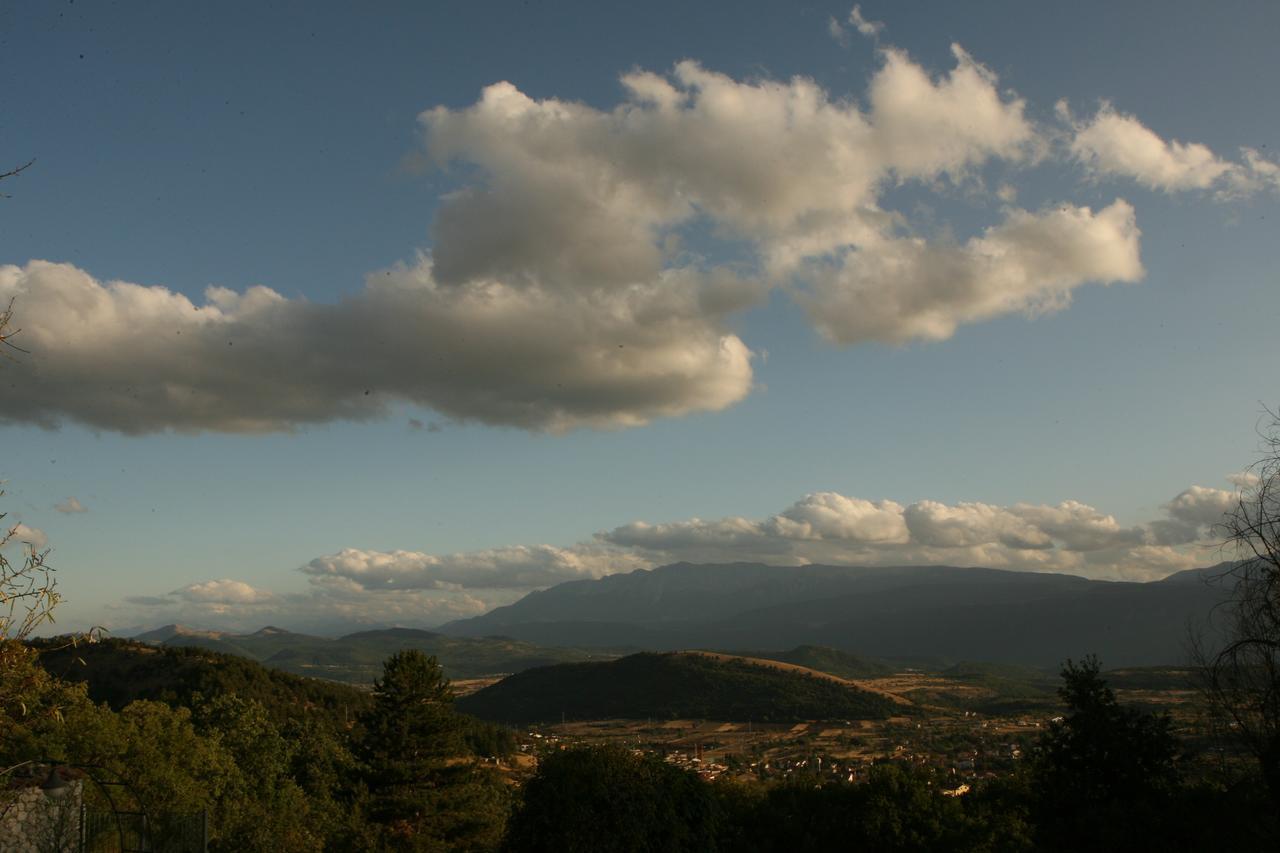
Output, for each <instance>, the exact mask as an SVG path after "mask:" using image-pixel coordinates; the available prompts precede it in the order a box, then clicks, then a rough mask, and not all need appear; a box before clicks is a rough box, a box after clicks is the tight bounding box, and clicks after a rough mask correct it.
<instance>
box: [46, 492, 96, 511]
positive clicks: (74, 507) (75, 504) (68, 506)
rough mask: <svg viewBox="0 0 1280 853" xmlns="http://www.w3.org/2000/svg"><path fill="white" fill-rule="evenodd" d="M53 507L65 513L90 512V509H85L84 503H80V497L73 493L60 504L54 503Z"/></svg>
mask: <svg viewBox="0 0 1280 853" xmlns="http://www.w3.org/2000/svg"><path fill="white" fill-rule="evenodd" d="M53 508H54V509H56V510H57V511H58V512H64V513H74V512H88V511H89V510H87V509H85V506H84V504H82V503H80V501H79V499H78V498H76V497H75V496H74V495H72V496H71V497H69V498H67V499H66V500H65V501H63V502H62V503H60V504H54V505H53Z"/></svg>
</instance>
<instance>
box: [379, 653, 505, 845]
mask: <svg viewBox="0 0 1280 853" xmlns="http://www.w3.org/2000/svg"><path fill="white" fill-rule="evenodd" d="M374 695H375V700H374V704H373V708H372V709H370V710H369V711H368V712H367V713H366V714H365V715H364V716H363V718H362V720H361V722H362V723H363V733H362V735H361V739H360V747H361V748H360V755H361V758H362V759H363V762H364V764H365V770H366V780H367V785H368V789H369V797H370V802H369V816H370V818H372V820H373V821H375V822H376V823H377V824H379V825H381V826H382V827H383V837H382V838H381V840H380V842H379V843H380V844H381V845H382V846H384V847H385V848H388V849H393V850H483V849H486V848H489V847H491V846H493V845H494V844H496V842H497V840H498V839H499V838H500V836H501V832H502V827H503V825H504V823H505V819H506V812H507V802H506V800H507V798H506V794H505V791H503V790H502V789H501V787H500V786H498V785H497V784H495V783H494V781H493V780H492V779H491V778H490V777H489V776H488V775H486V774H485V773H484V772H482V771H481V770H480V769H478V768H476V767H475V766H474V763H473V762H472V761H471V760H469V758H468V757H465V756H464V753H465V747H464V743H463V735H464V733H465V720H464V719H463V718H462V717H460V716H459V715H458V714H456V713H455V712H454V710H453V689H452V687H451V686H450V684H449V681H448V679H446V678H445V677H444V673H443V672H442V671H441V668H440V664H439V663H438V662H437V661H436V659H435V657H434V656H431V657H428V656H426V655H424V654H423V653H422V652H420V651H416V650H405V651H402V652H398V653H396V654H395V655H393V656H391V657H390V658H389V659H387V661H386V663H384V664H383V674H382V678H381V679H378V680H376V681H375V682H374Z"/></svg>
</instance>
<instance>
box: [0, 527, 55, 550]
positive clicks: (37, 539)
mask: <svg viewBox="0 0 1280 853" xmlns="http://www.w3.org/2000/svg"><path fill="white" fill-rule="evenodd" d="M6 532H8V533H9V545H11V546H12V545H17V544H19V543H21V544H23V545H29V546H30V547H31V548H33V549H34V550H37V551H39V550H40V549H42V548H44V546H46V545H48V544H49V537H48V536H46V535H45V532H44V531H43V530H41V529H40V528H38V527H32V526H31V525H29V524H23V523H21V522H19V523H18V524H17V525H16V526H14V527H11V528H9V530H8V531H6Z"/></svg>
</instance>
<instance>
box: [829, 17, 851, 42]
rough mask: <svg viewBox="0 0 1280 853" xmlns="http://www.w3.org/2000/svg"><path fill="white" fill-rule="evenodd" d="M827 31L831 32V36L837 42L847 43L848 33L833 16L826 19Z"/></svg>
mask: <svg viewBox="0 0 1280 853" xmlns="http://www.w3.org/2000/svg"><path fill="white" fill-rule="evenodd" d="M827 32H828V33H830V34H831V37H832V38H833V39H835V40H836V42H837V43H838V44H840V45H846V44H848V43H849V34H848V33H846V32H845V30H844V27H843V26H841V25H840V22H839V21H837V20H836V19H835V18H834V17H831V18H828V19H827Z"/></svg>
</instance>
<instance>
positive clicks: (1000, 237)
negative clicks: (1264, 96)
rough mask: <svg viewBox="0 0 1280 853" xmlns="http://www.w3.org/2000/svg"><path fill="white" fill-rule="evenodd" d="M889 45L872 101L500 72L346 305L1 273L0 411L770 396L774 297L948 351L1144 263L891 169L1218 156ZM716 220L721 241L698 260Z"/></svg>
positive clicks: (721, 402) (774, 87)
mask: <svg viewBox="0 0 1280 853" xmlns="http://www.w3.org/2000/svg"><path fill="white" fill-rule="evenodd" d="M859 20H860V19H859ZM850 22H851V23H852V24H853V25H855V26H856V27H857V28H858V29H859V30H866V29H867V28H868V27H871V25H870V24H868V23H867V22H865V21H862V22H861V23H859V21H858V20H854V19H852V18H851V19H850ZM872 31H873V32H874V27H872ZM878 55H879V57H880V62H879V65H878V67H877V69H876V71H875V72H874V73H873V75H872V76H871V78H870V80H869V81H868V84H867V87H866V91H865V93H863V96H862V98H861V99H860V100H859V99H854V98H852V97H847V96H839V95H833V94H832V93H830V92H827V91H825V90H824V89H823V88H821V87H820V86H818V85H817V84H816V83H814V82H813V81H811V80H808V79H805V78H801V77H797V78H794V79H791V80H785V81H779V80H769V79H763V80H736V79H733V78H730V77H728V76H725V75H723V74H719V73H716V72H714V71H711V70H708V69H706V68H704V67H702V66H701V65H700V64H698V63H696V62H693V61H686V62H681V63H679V64H678V65H676V66H675V67H674V69H672V70H671V71H670V73H666V74H657V73H652V72H648V71H636V72H633V73H629V74H627V75H625V76H624V77H623V78H622V80H621V83H622V87H623V91H624V98H623V99H622V100H621V102H620V103H618V104H617V105H616V106H614V107H612V108H610V109H601V108H598V107H595V106H590V105H585V104H581V103H574V102H569V101H563V100H557V99H554V98H548V99H543V100H538V99H535V98H531V97H529V96H528V95H526V94H524V93H523V92H521V91H520V90H519V89H518V88H517V87H516V86H515V85H512V84H511V83H505V82H504V83H497V84H495V85H492V86H489V87H487V88H486V89H484V91H483V92H482V93H481V95H480V97H479V99H478V100H477V101H476V102H475V103H474V104H472V105H470V106H468V107H465V108H461V109H450V108H445V107H436V108H434V109H430V110H427V111H426V112H424V113H423V114H422V115H421V116H420V125H421V129H422V136H423V140H424V145H425V149H426V153H427V155H428V159H429V161H430V162H431V163H433V164H434V165H435V167H437V168H439V169H441V170H443V171H445V172H448V173H449V174H451V175H453V176H455V179H456V181H457V182H458V184H457V188H456V189H455V190H454V191H452V192H449V193H447V194H446V195H444V196H443V197H442V198H441V199H440V204H439V207H438V210H437V211H436V215H435V218H434V221H433V224H432V226H431V235H432V242H431V247H430V250H429V251H424V252H422V253H420V254H419V255H418V256H417V257H416V258H415V259H414V260H412V261H410V262H408V263H404V264H400V265H396V266H393V267H391V268H389V269H385V270H380V271H377V272H374V273H371V274H370V275H369V276H368V277H367V279H366V282H365V284H364V287H363V289H360V290H358V291H357V292H354V293H353V294H352V295H350V296H349V297H348V298H346V299H343V300H341V301H340V302H338V303H336V304H315V303H311V302H308V301H306V300H305V299H300V298H298V299H290V298H286V297H284V296H282V295H281V294H279V293H277V292H276V291H274V290H271V289H270V288H268V287H253V288H250V289H248V290H246V291H244V292H233V291H231V290H228V289H225V288H220V287H216V286H215V287H210V288H209V289H208V290H207V291H206V292H205V293H204V296H203V298H202V299H198V300H193V299H190V298H188V297H187V296H184V295H182V294H179V293H175V292H172V291H170V290H168V289H166V288H164V287H163V286H159V285H155V284H139V283H132V282H127V281H102V280H99V279H97V278H94V277H93V275H92V274H91V273H90V272H89V271H86V270H83V269H80V268H78V267H76V266H74V265H73V264H68V263H49V262H44V261H29V262H27V263H25V264H23V265H20V266H19V265H11V266H2V267H0V304H7V303H8V301H9V300H11V299H12V300H16V309H17V315H18V317H19V318H20V320H21V323H20V325H21V327H22V331H21V333H20V338H19V340H18V343H20V344H21V345H22V346H23V347H24V348H26V349H28V350H30V351H31V353H32V355H31V356H30V357H29V358H24V359H23V361H22V363H21V364H20V365H17V366H16V367H14V369H12V370H7V371H6V377H5V378H6V382H7V383H8V385H9V386H10V387H9V388H8V389H7V391H8V393H9V394H10V395H11V396H12V397H14V398H15V399H21V400H22V401H23V405H21V406H11V407H4V408H3V410H0V421H9V422H28V423H36V424H40V425H42V426H55V425H57V424H59V423H63V422H78V423H82V424H86V425H89V426H91V427H94V428H99V429H108V430H116V431H121V432H126V433H145V432H153V431H163V430H178V431H190V432H198V431H205V430H214V431H225V432H261V431H279V430H291V429H295V428H298V427H300V426H305V425H307V424H315V423H322V422H326V421H330V420H334V419H355V420H359V419H367V418H374V417H379V416H381V415H383V414H384V413H385V412H387V410H388V409H389V407H390V406H391V405H392V404H395V403H409V404H415V405H420V406H423V407H428V408H431V409H434V410H436V411H438V412H441V413H443V414H444V415H446V416H450V417H453V418H457V419H460V420H474V421H479V422H483V423H489V424H498V425H510V426H516V427H519V428H524V429H531V430H551V431H562V430H568V429H573V428H577V427H584V426H585V427H605V428H608V427H623V426H632V425H638V424H643V423H646V422H648V421H651V420H653V419H655V418H660V417H672V416H679V415H684V414H687V413H691V412H697V411H715V410H720V409H724V408H726V407H728V406H731V405H732V404H734V403H735V402H737V401H739V400H741V399H742V398H743V397H745V396H746V395H747V394H748V393H750V391H751V389H752V387H753V373H752V351H751V348H750V346H749V345H748V343H746V342H744V341H743V340H742V339H741V338H740V337H739V336H738V334H737V333H736V332H735V331H734V325H733V324H734V318H735V316H736V315H738V314H739V313H740V312H742V311H744V310H746V309H748V308H750V307H751V306H753V305H755V304H757V303H759V302H760V301H761V300H762V299H763V298H764V297H765V296H766V295H767V293H768V291H769V290H770V289H772V288H781V289H784V290H786V291H787V292H789V293H791V294H793V295H794V296H795V298H796V299H798V300H799V301H800V303H801V304H802V305H803V306H804V308H805V309H806V310H807V311H808V312H809V314H810V316H811V318H812V321H813V324H814V326H815V328H816V329H817V330H818V332H819V333H820V334H822V335H823V336H824V337H825V338H827V339H828V340H829V341H831V342H833V343H835V344H839V345H854V344H859V343H863V342H868V341H881V342H889V343H903V342H908V341H916V340H922V341H938V340H942V339H945V338H947V337H948V336H950V335H951V334H952V333H953V332H954V331H955V330H956V329H957V328H958V327H959V326H961V325H964V324H968V323H976V322H981V321H984V320H988V319H991V318H994V317H998V316H1001V315H1006V314H1010V313H1023V314H1028V315H1033V314H1037V313H1042V312H1045V311H1052V310H1056V309H1060V308H1062V307H1064V306H1066V305H1067V304H1068V303H1069V302H1070V299H1071V296H1072V293H1073V291H1074V290H1075V289H1076V288H1078V287H1079V286H1081V285H1083V284H1085V283H1088V282H1098V283H1108V282H1129V281H1135V280H1137V279H1139V278H1140V277H1141V276H1142V275H1143V268H1142V264H1141V262H1140V258H1139V240H1140V234H1139V230H1138V227H1137V225H1136V221H1135V215H1134V210H1133V208H1132V206H1131V205H1130V204H1129V203H1128V202H1126V201H1124V200H1121V199H1117V200H1115V201H1113V202H1112V203H1110V204H1107V205H1105V206H1103V207H1102V208H1101V209H1097V210H1094V209H1091V208H1088V207H1082V206H1078V205H1075V204H1072V203H1069V202H1067V203H1057V204H1052V205H1049V206H1047V207H1045V208H1042V209H1035V210H1025V209H1020V208H1016V207H1013V206H1009V205H996V206H995V207H990V206H989V207H988V210H987V212H986V213H985V214H983V215H985V216H986V217H987V220H988V221H987V222H986V223H985V225H984V227H980V228H978V229H977V231H976V233H974V234H973V235H972V236H971V237H969V238H968V239H964V240H931V239H927V238H926V237H925V236H922V235H921V234H919V233H917V232H916V231H914V230H913V229H912V228H911V227H910V223H909V222H908V220H907V217H905V216H903V215H902V214H900V213H898V212H896V211H894V210H891V209H888V208H886V207H885V206H884V204H883V198H884V195H885V193H886V191H887V190H888V189H890V188H892V187H896V186H899V185H901V184H904V183H913V184H915V185H918V186H920V187H924V188H926V189H938V188H945V187H948V186H955V185H958V184H966V185H968V186H981V185H982V181H981V180H979V178H980V177H981V176H982V175H983V173H984V170H990V169H995V168H1003V169H1006V170H1009V169H1013V170H1016V169H1018V168H1021V167H1022V166H1023V165H1025V164H1030V163H1034V162H1040V161H1041V160H1043V159H1044V158H1045V157H1050V156H1060V157H1070V156H1073V157H1075V158H1076V159H1079V160H1080V161H1081V162H1084V163H1086V164H1087V165H1088V166H1089V167H1090V168H1092V169H1094V170H1095V171H1098V172H1105V173H1111V172H1115V173H1125V174H1137V175H1139V176H1140V177H1141V176H1146V175H1147V174H1148V173H1151V174H1152V175H1155V177H1152V178H1150V179H1148V178H1147V177H1141V179H1142V180H1143V181H1144V182H1146V183H1148V184H1150V185H1153V186H1159V187H1166V188H1167V187H1183V186H1201V185H1207V184H1206V182H1210V183H1211V182H1212V181H1213V180H1219V179H1222V175H1224V174H1225V172H1224V171H1223V168H1220V167H1219V166H1218V165H1215V163H1216V162H1217V161H1215V160H1213V158H1212V156H1211V155H1205V154H1204V153H1203V152H1202V151H1201V150H1200V149H1199V148H1196V147H1194V146H1192V147H1186V146H1183V147H1177V145H1175V146H1173V147H1171V148H1170V147H1168V146H1166V149H1167V150H1163V153H1162V149H1160V148H1159V145H1156V146H1155V148H1156V149H1157V150H1156V152H1155V154H1154V155H1152V154H1149V153H1146V154H1144V153H1142V152H1139V153H1137V154H1131V153H1125V152H1128V151H1129V149H1130V148H1132V147H1133V146H1128V147H1125V146H1124V145H1121V144H1119V143H1114V144H1113V143H1112V142H1108V140H1110V139H1111V138H1112V137H1117V136H1122V135H1125V134H1128V135H1131V136H1132V135H1134V133H1135V131H1133V130H1132V128H1130V126H1129V125H1128V124H1126V122H1128V121H1129V119H1127V118H1125V117H1123V116H1119V115H1118V114H1116V115H1113V114H1111V113H1106V114H1102V113H1100V114H1099V115H1100V117H1099V118H1096V119H1095V120H1094V121H1093V122H1092V123H1091V124H1088V125H1087V126H1086V125H1081V127H1080V129H1079V134H1078V136H1077V138H1076V142H1075V143H1073V146H1072V147H1071V153H1070V155H1064V154H1062V153H1061V152H1058V154H1054V150H1055V149H1054V146H1053V145H1052V144H1050V140H1051V138H1052V136H1053V134H1050V133H1046V131H1045V130H1044V129H1043V128H1041V127H1038V126H1037V124H1036V123H1035V122H1033V121H1032V120H1031V119H1030V118H1029V117H1028V108H1027V105H1026V103H1025V102H1024V101H1023V100H1022V99H1020V98H1018V97H1017V96H1016V95H1013V94H1011V93H1008V92H1006V91H1003V90H1002V89H1001V88H1000V85H999V81H998V80H997V79H996V77H995V75H994V74H993V73H992V72H991V71H990V70H988V69H987V68H985V67H983V66H982V65H981V64H980V63H978V62H977V61H976V60H975V59H974V58H972V57H971V56H969V55H968V54H967V53H966V52H965V51H964V50H962V49H961V48H959V47H958V46H957V47H955V48H954V49H953V56H954V64H953V66H952V67H951V68H950V69H949V70H948V71H946V72H945V73H941V74H936V73H931V72H930V71H929V70H927V69H925V68H923V67H921V66H920V65H919V64H917V63H916V62H914V61H913V60H912V59H911V58H910V57H909V56H908V55H907V54H905V53H904V52H902V51H900V50H898V49H895V48H892V47H886V48H884V49H883V50H880V51H879V54H878ZM1117 122H1118V124H1117ZM1117 128H1119V129H1118V130H1117ZM1144 132H1146V133H1149V132H1148V131H1144ZM1139 135H1140V134H1139ZM1143 138H1144V139H1146V137H1143ZM1157 141H1159V140H1158V139H1157ZM1160 144H1163V143H1160ZM1143 145H1146V146H1147V147H1151V145H1152V143H1151V142H1150V140H1149V139H1146V141H1145V142H1144V143H1143ZM1138 147H1139V148H1141V146H1138ZM1170 152H1172V153H1170ZM1206 156H1207V157H1208V159H1206ZM1165 161H1169V163H1171V164H1172V165H1169V163H1166V162H1165ZM1258 163H1259V164H1260V165H1259V166H1258V167H1257V168H1256V169H1255V170H1254V172H1256V173H1257V174H1262V171H1259V170H1265V167H1266V165H1267V163H1266V162H1265V161H1262V160H1260V159H1259V160H1258ZM1188 170H1191V171H1192V172H1194V175H1195V177H1190V178H1189V177H1182V175H1184V173H1188ZM1215 170H1216V171H1215ZM1228 171H1229V170H1228ZM1251 174H1252V173H1251ZM1005 197H1006V198H1010V197H1011V196H1008V195H1007V194H1006V195H1005ZM989 201H992V202H993V203H994V199H993V198H992V199H989ZM993 209H994V210H997V211H998V212H997V213H995V215H994V216H992V215H991V213H990V211H991V210H993ZM707 233H711V234H714V235H716V237H717V239H720V240H722V241H723V242H724V243H725V244H726V245H730V246H733V247H735V248H734V250H733V251H732V252H731V253H730V254H731V255H732V257H731V258H725V257H720V256H719V254H717V253H716V252H709V251H708V250H707V248H706V244H705V242H702V238H700V237H699V235H705V234H707ZM700 252H701V253H700ZM712 255H715V257H712Z"/></svg>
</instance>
